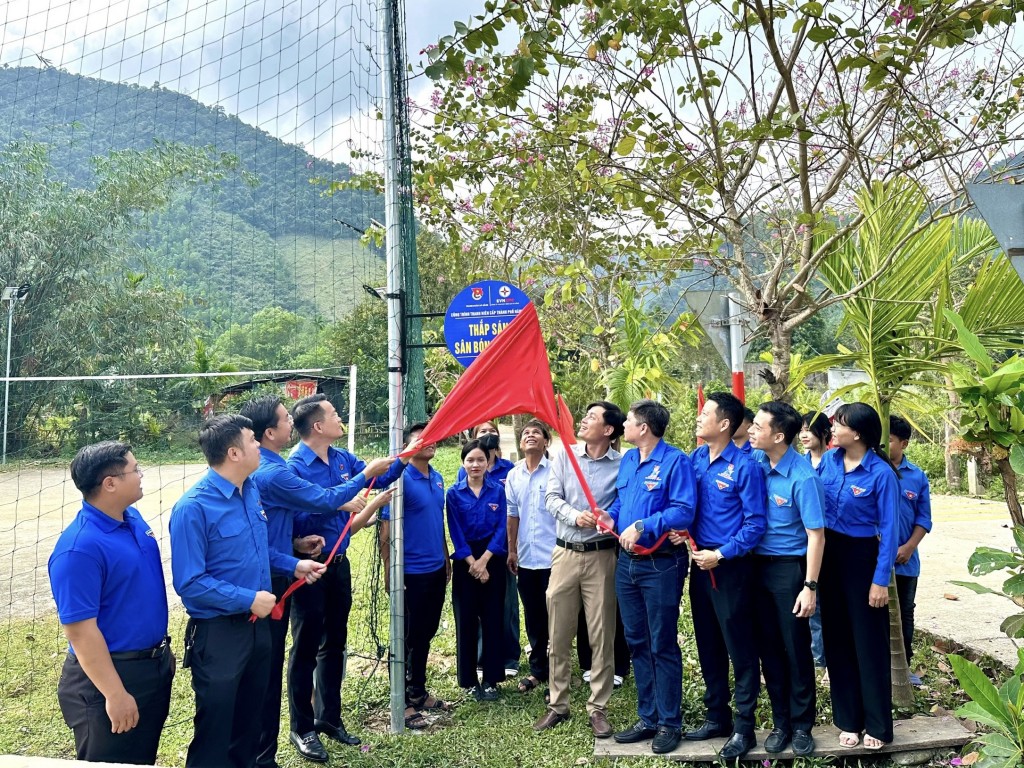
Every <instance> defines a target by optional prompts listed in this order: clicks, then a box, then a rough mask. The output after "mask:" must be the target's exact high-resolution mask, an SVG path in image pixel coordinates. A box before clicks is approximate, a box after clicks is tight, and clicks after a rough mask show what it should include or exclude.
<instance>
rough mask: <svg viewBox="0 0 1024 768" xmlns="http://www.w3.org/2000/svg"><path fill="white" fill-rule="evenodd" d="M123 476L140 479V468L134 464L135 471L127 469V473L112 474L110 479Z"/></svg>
mask: <svg viewBox="0 0 1024 768" xmlns="http://www.w3.org/2000/svg"><path fill="white" fill-rule="evenodd" d="M125 475H138V476H139V477H142V467H141V466H139V465H138V464H136V465H135V469H129V470H128V471H127V472H114V473H113V474H112V475H111V477H124V476H125Z"/></svg>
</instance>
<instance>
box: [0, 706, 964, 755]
mask: <svg viewBox="0 0 1024 768" xmlns="http://www.w3.org/2000/svg"><path fill="white" fill-rule="evenodd" d="M893 730H894V735H895V738H894V739H893V742H892V743H891V744H886V745H885V746H884V747H882V749H880V750H874V749H866V748H865V747H864V744H863V741H861V743H860V744H859V745H858V746H856V747H855V748H853V749H844V748H843V747H840V746H839V729H838V728H836V727H835V726H833V725H823V726H817V727H815V729H814V741H815V743H816V744H817V749H815V751H814V756H815V757H826V756H832V757H840V756H842V757H846V756H858V755H875V754H878V753H879V752H884V753H893V752H915V751H920V750H934V749H941V748H946V747H962V746H963V745H964V744H966V743H967V742H968V741H970V740H971V735H972V734H971V732H970V731H968V730H967V729H966V728H964V727H963V726H962V725H960V723H959V722H957V719H956V718H955V717H952V716H951V715H944V716H942V717H927V716H923V715H921V716H918V717H912V718H910V719H909V720H897V721H896V722H895V724H894V728H893ZM768 733H769V731H766V730H761V731H757V744H758V746H757V747H755V748H754V749H753V750H752V751H750V752H749V753H747V756H746V757H745V758H744V761H750V760H764V759H770V760H792V759H794V758H795V757H796V755H794V754H793V751H792V750H791V749H786V750H785V751H783V752H780V753H778V754H777V755H769V754H768V753H767V752H765V751H764V740H765V738H767V736H768ZM725 741H726V740H725V739H710V740H709V741H686V740H683V741H682V742H681V743H680V744H679V746H678V747H677V748H676V750H675V752H670V753H669V754H667V755H662V757H665V758H667V759H669V760H677V761H680V762H687V763H714V762H717V761H718V752H719V750H721V749H722V747H723V746H725ZM650 755H651V743H650V742H649V741H642V742H640V743H639V744H618V743H617V742H616V741H615V740H614V739H594V757H601V758H606V759H609V760H617V759H619V758H636V757H650ZM0 768H2V763H0Z"/></svg>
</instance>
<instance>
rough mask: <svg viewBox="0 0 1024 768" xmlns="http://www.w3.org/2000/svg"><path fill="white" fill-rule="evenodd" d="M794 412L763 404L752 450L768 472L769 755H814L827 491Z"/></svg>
mask: <svg viewBox="0 0 1024 768" xmlns="http://www.w3.org/2000/svg"><path fill="white" fill-rule="evenodd" d="M801 423H802V420H801V417H800V414H799V412H797V411H796V409H794V408H793V407H792V406H791V405H788V404H786V403H779V402H769V403H764V404H763V405H761V407H760V408H759V409H758V411H757V414H755V416H754V422H753V426H752V427H751V429H750V444H751V446H752V447H753V448H754V452H753V454H752V456H753V458H754V460H755V461H756V462H757V463H758V464H759V465H760V467H761V469H762V470H763V471H764V473H765V483H766V486H767V491H768V516H767V529H766V530H765V534H764V537H763V538H762V539H761V543H760V544H758V545H757V547H755V548H754V605H755V606H756V609H757V610H756V615H757V623H758V628H757V633H756V635H757V641H758V642H757V645H758V653H759V655H760V657H761V668H762V671H763V674H764V681H765V687H766V688H767V689H768V698H769V699H770V700H771V705H772V724H773V729H772V732H771V733H770V734H769V735H768V738H767V739H765V751H766V752H769V753H771V754H775V753H778V752H781V751H782V750H783V749H785V748H786V745H787V744H789V743H790V741H792V743H793V751H794V752H795V753H796V754H798V755H809V754H811V752H813V751H814V739H813V737H812V736H811V728H812V727H813V726H814V719H815V682H814V658H813V656H812V654H811V630H810V624H809V621H808V620H809V618H810V617H811V616H812V615H813V614H814V608H815V605H816V602H817V601H816V596H817V589H818V571H819V570H820V569H821V555H822V552H823V551H824V548H825V491H824V488H823V486H822V484H821V478H819V477H818V473H817V472H816V471H815V470H814V469H813V468H812V467H811V465H810V463H809V462H807V461H804V460H803V458H802V457H801V456H800V455H799V454H798V453H797V452H796V451H795V450H793V440H794V438H795V437H796V436H797V435H798V434H799V433H800V425H801Z"/></svg>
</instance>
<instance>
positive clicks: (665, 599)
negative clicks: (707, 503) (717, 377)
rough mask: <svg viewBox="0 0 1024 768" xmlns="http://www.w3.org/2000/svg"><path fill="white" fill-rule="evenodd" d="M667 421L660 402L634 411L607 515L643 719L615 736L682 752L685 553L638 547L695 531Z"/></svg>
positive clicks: (690, 496) (689, 494)
mask: <svg viewBox="0 0 1024 768" xmlns="http://www.w3.org/2000/svg"><path fill="white" fill-rule="evenodd" d="M668 420H669V413H668V409H667V408H666V407H665V406H663V405H662V404H661V403H656V402H654V401H653V400H640V401H639V402H636V403H633V405H632V406H630V409H629V413H628V414H627V415H626V423H625V425H624V426H625V433H624V435H623V437H624V438H625V439H626V441H627V442H629V443H632V444H633V446H634V447H633V448H631V449H630V450H628V451H626V453H625V454H624V455H623V457H622V461H621V463H620V464H619V476H618V480H617V481H616V483H615V486H616V491H617V493H618V495H617V496H616V499H615V501H614V502H613V503H612V506H611V507H610V508H609V509H608V514H609V515H610V517H611V520H612V522H613V524H614V529H615V530H617V531H618V532H619V544H620V547H621V549H620V552H619V563H618V567H617V569H616V571H615V593H616V595H617V596H618V599H619V611H620V612H621V613H622V625H623V627H625V629H626V642H627V643H628V644H629V649H630V651H631V652H632V654H633V672H634V675H635V679H636V690H637V714H638V716H639V717H638V719H637V721H636V722H635V723H634V724H633V726H632V727H631V728H628V729H626V730H624V731H620V732H619V733H616V734H615V737H614V738H615V740H616V741H618V742H619V743H623V744H630V743H635V742H638V741H644V740H646V739H653V741H652V742H651V751H652V752H654V753H655V754H663V753H666V752H671V751H672V750H674V749H675V748H676V747H677V746H679V738H680V728H681V727H682V717H681V713H680V706H681V704H682V679H683V666H682V656H681V654H680V652H679V641H678V625H679V600H680V598H681V597H682V595H683V583H684V581H685V579H686V550H685V549H683V548H682V547H680V546H676V545H674V544H669V543H668V542H664V543H663V544H662V545H661V547H659V548H658V549H657V550H656V551H655V552H653V553H652V554H647V555H642V554H638V553H637V552H636V545H637V544H640V545H642V546H644V547H651V546H653V545H654V543H655V542H656V541H657V540H658V539H659V537H660V536H661V535H662V534H663V533H668V532H669V531H672V530H683V529H686V528H689V527H690V524H691V523H692V522H693V513H694V508H695V506H696V493H695V490H696V489H695V487H694V477H693V467H692V466H691V464H690V459H689V458H688V457H687V456H686V454H685V453H683V452H682V451H680V450H679V449H678V448H675V447H673V446H671V445H669V444H668V443H666V442H665V441H664V440H662V439H661V438H662V436H663V435H664V434H665V430H666V428H667V427H668Z"/></svg>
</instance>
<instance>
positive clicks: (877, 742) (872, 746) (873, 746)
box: [864, 733, 885, 750]
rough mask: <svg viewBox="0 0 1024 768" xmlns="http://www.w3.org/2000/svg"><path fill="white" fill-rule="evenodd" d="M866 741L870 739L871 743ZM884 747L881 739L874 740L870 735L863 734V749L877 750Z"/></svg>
mask: <svg viewBox="0 0 1024 768" xmlns="http://www.w3.org/2000/svg"><path fill="white" fill-rule="evenodd" d="M868 739H870V740H871V741H870V742H869V741H868ZM871 742H873V743H871ZM884 746H885V742H884V741H882V740H881V739H876V738H875V737H874V736H872V735H871V734H870V733H865V734H864V749H871V750H877V749H881V748H882V747H884Z"/></svg>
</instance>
